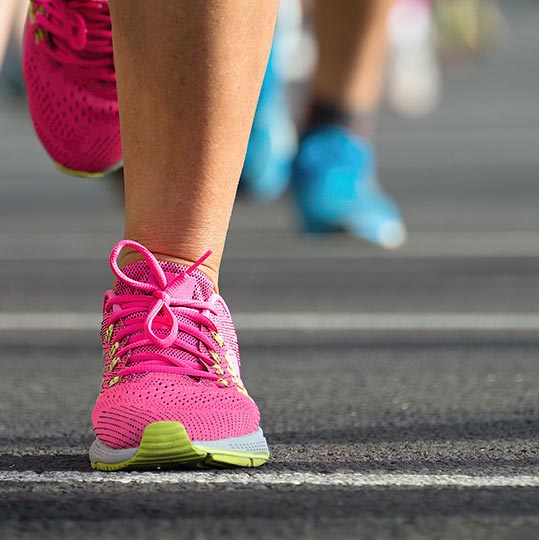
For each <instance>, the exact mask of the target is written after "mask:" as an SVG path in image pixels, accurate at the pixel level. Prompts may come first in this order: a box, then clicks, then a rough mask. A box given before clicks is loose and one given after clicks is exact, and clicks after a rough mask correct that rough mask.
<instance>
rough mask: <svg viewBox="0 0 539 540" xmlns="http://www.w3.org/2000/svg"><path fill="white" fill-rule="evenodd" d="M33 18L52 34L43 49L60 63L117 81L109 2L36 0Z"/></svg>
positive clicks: (86, 74) (96, 77)
mask: <svg viewBox="0 0 539 540" xmlns="http://www.w3.org/2000/svg"><path fill="white" fill-rule="evenodd" d="M30 10H31V11H30V13H31V16H30V20H31V21H32V20H33V22H34V23H35V24H36V25H37V26H38V27H40V28H42V29H43V30H44V31H45V32H47V33H48V34H49V36H50V38H51V39H50V40H48V41H44V42H43V43H45V44H46V46H45V47H44V48H43V50H44V51H45V52H46V53H47V54H48V55H49V56H50V57H51V58H52V59H53V60H54V61H56V62H58V63H59V64H62V65H65V66H70V67H71V69H73V70H76V72H77V74H78V75H80V76H82V77H86V78H88V79H91V80H98V81H101V82H102V83H109V84H113V83H114V84H115V82H116V75H115V70H114V57H113V51H112V27H111V23H110V15H109V11H108V5H107V3H106V2H101V1H99V0H69V1H68V0H33V1H32V4H31V7H30Z"/></svg>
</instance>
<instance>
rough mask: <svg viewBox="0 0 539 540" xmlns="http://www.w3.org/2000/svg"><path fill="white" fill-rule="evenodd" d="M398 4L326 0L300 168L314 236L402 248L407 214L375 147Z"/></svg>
mask: <svg viewBox="0 0 539 540" xmlns="http://www.w3.org/2000/svg"><path fill="white" fill-rule="evenodd" d="M392 3H393V1H392V0H383V1H378V0H371V1H369V2H357V1H355V0H321V1H319V2H318V3H317V10H316V28H317V34H318V41H319V48H320V58H319V64H318V68H317V71H316V73H315V76H314V81H313V87H312V106H311V111H310V114H309V116H308V121H307V127H306V131H305V133H304V135H303V138H302V140H301V142H300V146H299V150H298V155H297V157H296V160H295V163H294V170H293V188H294V193H295V196H296V200H297V203H298V206H299V209H300V214H301V216H302V218H303V223H304V227H305V229H306V230H307V231H309V232H316V233H321V232H330V231H334V230H340V229H344V230H345V231H346V232H348V233H350V234H352V235H355V236H358V237H360V238H363V239H365V240H368V241H370V242H372V243H374V244H377V245H380V246H383V247H386V248H395V247H398V246H400V245H401V244H402V243H403V242H404V240H405V236H406V232H405V228H404V225H403V223H402V219H401V216H400V212H399V210H398V208H397V206H396V205H395V204H394V203H393V202H392V201H391V199H390V198H389V197H388V196H387V195H386V194H385V193H384V192H383V191H382V190H381V188H380V187H379V186H378V184H377V180H376V157H375V154H374V150H373V147H372V145H371V143H370V136H371V133H372V130H373V118H374V117H375V115H376V110H377V107H378V103H379V101H380V94H381V87H382V79H383V72H384V65H385V54H386V47H387V32H386V28H387V17H388V14H389V10H390V8H391V6H392Z"/></svg>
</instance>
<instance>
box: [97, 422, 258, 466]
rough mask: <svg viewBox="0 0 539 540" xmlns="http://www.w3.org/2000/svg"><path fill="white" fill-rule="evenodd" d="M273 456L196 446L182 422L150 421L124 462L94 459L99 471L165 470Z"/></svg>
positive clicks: (248, 461) (241, 463)
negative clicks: (136, 447) (138, 444)
mask: <svg viewBox="0 0 539 540" xmlns="http://www.w3.org/2000/svg"><path fill="white" fill-rule="evenodd" d="M268 458H269V454H267V453H265V452H240V451H236V450H221V449H216V448H204V447H202V446H194V445H193V443H192V442H191V440H190V439H189V436H188V435H187V431H185V428H184V427H183V426H182V424H180V423H179V422H155V423H153V424H149V425H148V426H147V427H146V429H145V430H144V433H143V435H142V439H141V441H140V446H139V448H138V451H137V453H136V454H135V455H134V456H133V457H132V458H130V459H128V460H127V461H123V462H121V463H113V464H111V463H103V462H100V461H97V462H94V461H92V462H91V465H92V468H93V469H97V470H99V471H120V470H123V469H165V468H167V469H168V468H174V467H181V466H183V467H186V466H187V467H189V466H190V467H260V466H261V465H263V464H264V463H266V461H267V460H268Z"/></svg>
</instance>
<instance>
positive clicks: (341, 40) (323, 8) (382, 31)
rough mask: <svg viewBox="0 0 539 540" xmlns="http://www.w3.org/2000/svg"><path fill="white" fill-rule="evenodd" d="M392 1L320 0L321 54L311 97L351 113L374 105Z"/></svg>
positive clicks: (380, 81)
mask: <svg viewBox="0 0 539 540" xmlns="http://www.w3.org/2000/svg"><path fill="white" fill-rule="evenodd" d="M392 4H393V0H318V2H317V5H316V27H317V34H318V43H319V47H320V58H319V63H318V68H317V71H316V74H315V77H314V81H313V99H314V100H317V101H320V102H321V103H324V104H327V105H330V106H334V107H336V108H338V109H340V110H342V111H346V112H350V113H352V114H365V113H370V112H372V111H373V110H375V109H376V107H377V105H378V102H379V99H380V91H381V85H382V80H383V71H384V62H385V53H386V44H387V43H386V42H387V38H386V34H387V32H386V22H387V17H388V15H389V10H390V8H391V6H392Z"/></svg>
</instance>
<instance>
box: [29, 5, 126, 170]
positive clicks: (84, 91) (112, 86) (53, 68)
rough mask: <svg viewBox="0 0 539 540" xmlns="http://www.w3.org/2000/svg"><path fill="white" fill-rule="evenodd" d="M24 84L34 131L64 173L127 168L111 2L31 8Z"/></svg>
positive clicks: (32, 6) (36, 6) (34, 6)
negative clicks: (116, 71)
mask: <svg viewBox="0 0 539 540" xmlns="http://www.w3.org/2000/svg"><path fill="white" fill-rule="evenodd" d="M23 69H24V79H25V84H26V88H27V93H28V104H29V108H30V114H31V117H32V121H33V123H34V127H35V129H36V132H37V134H38V137H39V139H40V140H41V142H42V144H43V146H44V147H45V150H46V151H47V152H48V154H49V155H50V157H51V158H52V159H53V161H54V162H55V164H56V165H57V167H58V168H59V169H61V170H62V171H64V172H67V173H71V174H74V175H77V176H88V177H99V176H104V175H105V174H108V173H109V172H112V171H114V170H116V169H118V168H119V167H121V165H122V148H121V141H120V122H119V114H118V97H117V93H116V74H115V70H114V57H113V49H112V28H111V22H110V15H109V10H108V1H107V0H99V1H98V0H33V1H32V2H30V6H29V10H28V20H27V23H26V28H25V36H24V68H23Z"/></svg>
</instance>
